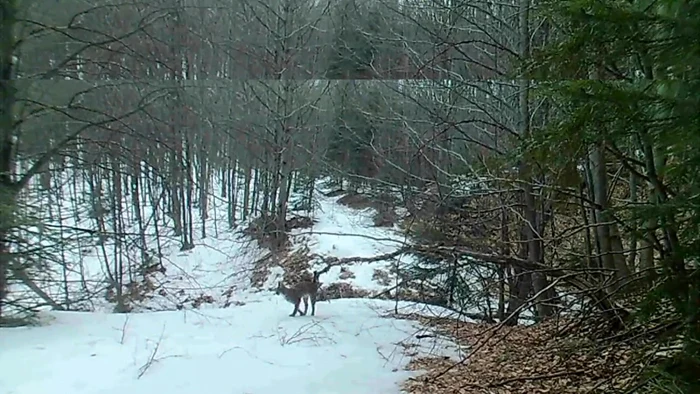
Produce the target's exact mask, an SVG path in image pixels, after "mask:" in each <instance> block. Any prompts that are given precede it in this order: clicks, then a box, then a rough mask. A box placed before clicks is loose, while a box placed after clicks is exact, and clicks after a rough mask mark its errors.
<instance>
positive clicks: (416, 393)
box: [396, 315, 639, 394]
mask: <svg viewBox="0 0 700 394" xmlns="http://www.w3.org/2000/svg"><path fill="white" fill-rule="evenodd" d="M396 317H403V318H407V319H413V320H418V321H420V322H421V323H423V324H425V325H427V326H429V327H433V328H434V329H435V330H436V331H437V332H439V333H441V334H443V335H447V336H448V337H450V338H454V340H455V341H456V342H457V343H459V344H460V345H466V346H468V348H469V349H471V350H470V352H471V353H470V354H469V355H468V356H467V358H465V359H463V360H462V361H461V362H458V363H455V362H454V361H450V360H447V359H444V358H415V359H413V360H412V361H411V362H410V363H409V365H408V367H407V368H408V369H409V370H416V371H425V372H426V373H425V374H424V375H421V376H419V377H417V378H413V379H410V380H408V381H407V382H406V383H405V384H404V389H405V390H406V391H407V392H408V393H412V394H443V393H445V394H446V393H451V394H452V393H464V394H466V393H470V394H471V393H474V394H477V393H478V394H487V393H488V394H531V393H552V394H554V393H556V394H559V393H561V394H566V393H577V394H579V393H601V394H602V393H612V392H616V390H615V388H616V387H620V386H622V385H624V384H626V383H627V382H628V381H629V380H630V379H631V378H632V374H633V373H636V372H637V371H638V370H639V367H638V366H635V365H632V364H633V363H631V362H630V355H631V354H632V352H631V348H630V347H629V346H623V345H621V344H620V345H616V346H614V347H612V346H607V347H605V348H604V349H601V348H598V347H596V346H595V343H596V342H594V341H592V340H589V339H586V338H587V337H586V336H584V335H566V336H562V335H559V332H560V329H561V326H560V325H558V324H557V323H556V322H550V323H545V324H541V325H537V326H527V327H525V326H517V327H500V326H497V325H487V324H476V323H466V322H460V321H456V320H452V319H445V318H440V319H436V318H427V317H423V316H419V315H402V316H396Z"/></svg>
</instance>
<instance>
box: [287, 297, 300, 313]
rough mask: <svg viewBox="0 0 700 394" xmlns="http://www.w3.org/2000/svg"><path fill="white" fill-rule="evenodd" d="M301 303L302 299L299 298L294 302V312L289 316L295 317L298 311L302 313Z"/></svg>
mask: <svg viewBox="0 0 700 394" xmlns="http://www.w3.org/2000/svg"><path fill="white" fill-rule="evenodd" d="M299 303H301V299H298V300H297V301H296V302H295V303H294V311H293V312H292V314H291V315H289V316H291V317H294V316H296V314H297V312H299V314H301V311H300V310H299Z"/></svg>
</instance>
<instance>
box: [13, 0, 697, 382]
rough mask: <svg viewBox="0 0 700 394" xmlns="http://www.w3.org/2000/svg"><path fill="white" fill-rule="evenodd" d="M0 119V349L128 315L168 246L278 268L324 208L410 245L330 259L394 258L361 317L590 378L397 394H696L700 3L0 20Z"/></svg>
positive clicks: (555, 0)
mask: <svg viewBox="0 0 700 394" xmlns="http://www.w3.org/2000/svg"><path fill="white" fill-rule="evenodd" d="M0 102H1V106H0V190H1V192H0V323H2V326H18V325H25V324H28V323H27V322H29V321H31V319H32V316H35V314H36V313H37V311H38V310H40V309H42V308H49V309H53V310H60V311H92V310H94V309H95V308H94V300H95V299H97V298H100V297H102V294H103V293H104V292H105V291H107V292H108V293H109V294H110V296H109V299H110V303H111V304H113V306H114V309H113V311H114V312H118V313H125V312H130V311H132V309H134V304H135V303H137V302H138V300H135V299H134V293H136V292H138V291H141V292H143V291H146V292H147V291H149V289H136V290H135V286H136V285H134V284H135V283H141V282H139V278H142V277H144V276H146V275H151V274H153V273H154V270H155V271H157V270H162V271H163V273H164V271H165V269H164V268H162V267H163V264H164V263H163V259H164V255H165V252H164V250H165V249H167V248H168V247H169V246H170V244H174V245H176V248H177V250H178V251H179V252H181V253H186V252H188V251H191V250H193V249H195V248H198V247H199V246H197V245H198V242H199V241H198V240H201V239H206V238H211V237H218V236H219V235H220V234H218V233H219V232H221V233H224V232H226V231H240V232H243V233H245V234H247V235H248V236H251V237H253V238H254V239H255V240H256V241H257V243H258V244H259V245H260V247H262V248H265V250H269V251H270V253H271V254H274V255H276V256H281V255H282V254H285V253H286V254H289V252H290V245H292V243H293V239H292V238H294V237H293V236H292V235H290V234H293V230H294V229H295V228H298V227H303V225H300V224H299V222H300V218H301V219H304V218H308V217H311V216H313V215H312V213H313V212H315V211H317V210H318V201H316V197H315V196H317V195H318V193H319V190H318V188H319V182H321V181H323V182H325V184H327V185H330V187H331V189H333V190H334V191H335V192H336V193H343V195H344V196H345V197H344V199H345V200H346V202H349V204H350V205H352V204H355V205H356V206H357V207H359V208H365V207H369V208H372V209H373V210H374V211H375V212H376V216H375V217H374V224H375V225H376V226H377V227H392V226H393V227H394V228H397V229H399V231H400V232H401V234H403V235H405V237H406V239H407V240H408V241H406V242H405V244H404V245H402V246H401V248H399V249H398V250H396V251H393V252H387V253H386V254H381V253H380V254H377V255H376V256H375V257H371V258H367V257H362V258H361V257H358V258H357V259H355V260H353V258H352V257H349V258H341V259H340V262H343V263H349V262H351V261H370V260H376V261H379V260H387V261H389V260H392V259H394V258H396V257H397V256H399V255H404V254H405V255H410V256H412V257H413V258H414V259H413V260H411V261H412V262H413V263H409V264H403V265H401V267H399V266H398V263H396V264H397V266H396V271H395V272H394V274H395V275H396V278H397V279H396V285H395V286H394V288H393V289H392V290H391V291H387V292H386V294H383V295H382V296H386V297H387V298H389V299H396V300H398V299H402V300H412V301H418V302H422V303H428V304H434V305H439V306H441V307H444V308H447V309H449V310H452V311H457V312H459V313H460V314H461V315H465V316H468V317H469V318H471V319H474V320H475V321H478V322H479V324H484V325H486V326H489V327H492V328H491V329H492V330H493V332H494V333H495V332H497V331H499V330H515V329H519V328H518V327H523V328H522V329H523V330H525V329H528V330H529V329H533V328H532V327H535V328H534V329H539V330H541V331H537V332H543V333H547V335H550V334H551V333H552V332H556V335H555V334H551V336H552V338H554V337H556V341H555V340H554V339H551V341H555V342H556V343H557V346H561V347H567V346H568V348H571V349H569V350H567V351H568V353H567V355H561V356H557V357H559V358H557V360H559V361H558V362H560V363H564V364H566V363H569V362H570V361H571V360H574V359H576V360H578V361H576V362H580V364H581V365H580V366H581V368H584V369H586V370H587V372H585V373H584V372H580V373H579V372H576V373H574V372H571V373H570V374H566V375H565V374H564V373H560V372H547V373H545V372H541V373H539V374H535V375H533V376H531V377H530V378H523V379H522V380H518V378H515V377H512V379H511V378H509V379H510V380H509V381H508V382H506V383H503V384H499V385H498V387H496V386H494V387H490V386H488V385H483V384H481V383H480V385H479V386H478V387H477V386H465V385H466V383H465V385H462V386H461V387H460V388H459V389H455V390H454V391H449V390H447V389H445V388H444V387H445V386H449V385H450V384H451V383H450V382H451V381H452V380H451V379H454V380H457V379H463V377H462V378H459V377H456V376H457V375H459V374H462V375H465V374H469V373H473V372H469V371H468V370H460V368H462V367H464V368H467V367H466V366H465V363H464V362H461V363H459V364H455V365H459V368H457V367H454V365H453V367H447V369H450V372H449V373H447V372H446V369H445V370H443V372H442V373H439V374H437V375H436V376H435V377H434V378H433V379H432V380H430V382H428V381H427V380H426V381H424V382H422V385H421V384H419V383H420V382H419V381H418V380H417V381H416V382H414V384H415V385H416V386H415V387H414V388H413V389H412V390H419V389H418V388H416V387H418V386H420V387H421V388H420V390H421V391H417V392H430V393H441V392H474V393H487V392H499V393H508V392H514V393H515V392H518V393H519V392H522V393H526V392H533V393H534V392H561V393H565V392H572V393H574V392H575V393H584V392H588V393H598V392H601V393H603V392H604V393H613V392H619V393H669V394H670V393H674V394H676V393H695V392H698V391H700V384H699V383H698V380H697V377H698V376H700V272H699V268H700V267H699V264H700V263H699V260H698V259H699V258H700V149H699V148H700V1H697V0H627V1H620V0H372V1H370V0H335V1H331V0H265V1H262V0H238V1H226V0H149V1H141V0H133V1H132V0H129V1H122V0H95V1H90V2H87V1H77V0H70V1H68V0H3V1H2V2H0ZM693 152H696V153H693ZM338 195H340V194H338ZM351 200H352V201H351ZM219 207H221V208H222V209H223V210H224V212H225V215H224V217H218V216H216V217H214V216H212V215H211V210H212V209H214V208H216V209H218V208H219ZM213 222H214V224H213V226H214V227H213V228H215V230H214V231H215V233H216V234H212V233H211V228H212V227H211V226H210V225H209V224H210V223H213ZM165 234H171V235H168V236H166V235H165ZM89 248H94V250H96V251H97V252H96V253H97V255H98V258H99V261H100V262H101V263H100V264H101V269H102V271H103V273H102V274H101V275H102V278H100V279H99V280H98V279H95V278H94V277H92V276H90V275H88V274H87V271H86V270H89V268H87V267H85V266H84V265H83V264H82V263H81V261H82V256H83V253H87V251H86V249H89ZM75 256H77V257H75ZM363 259H364V260H363ZM337 260H338V259H336V261H335V263H338V261H337ZM329 261H330V260H329ZM331 263H333V262H332V261H331ZM338 264H339V263H338ZM154 267H155V268H154ZM150 290H153V289H150ZM331 298H333V297H331ZM338 298H341V297H340V296H338ZM397 302H398V301H397ZM329 305H331V306H328V307H327V308H331V307H332V305H333V304H332V303H331V304H329ZM435 324H438V323H435ZM455 324H457V323H449V325H450V327H453V326H454V325H455ZM537 327H540V328H537ZM455 330H457V328H455ZM514 332H515V331H514ZM2 335H3V334H2V331H0V336H2ZM493 335H496V334H493ZM543 335H545V334H543ZM548 341H549V340H548ZM551 341H550V342H547V344H548V345H547V346H544V345H543V347H547V348H548V349H550V348H551V347H552V346H554V345H551V346H550V344H551V343H553V342H551ZM562 343H564V344H562ZM532 346H535V345H532ZM538 346H539V345H538ZM568 348H567V349H568ZM533 349H535V347H533ZM537 349H539V348H537ZM620 349H623V350H620ZM559 350H561V349H559ZM1 352H2V349H0V353H1ZM542 352H544V351H542ZM542 352H540V351H539V350H537V351H533V352H532V354H530V355H529V356H527V357H526V356H522V357H525V358H523V360H521V361H522V365H525V366H530V365H532V366H533V367H532V368H534V370H537V371H539V369H537V368H539V367H537V365H538V363H546V362H545V361H543V360H544V359H545V358H547V355H546V354H544V353H542ZM519 357H520V356H519ZM586 357H592V358H586ZM616 357H617V358H616ZM593 359H595V360H599V359H604V364H605V368H604V371H605V372H600V371H597V372H595V373H600V374H602V376H597V375H596V378H595V379H593V378H591V376H589V375H590V373H592V372H591V371H590V370H594V369H595V367H593V366H592V365H594V364H590V363H592V361H590V360H593ZM562 360H565V361H562ZM511 361H512V360H511ZM511 361H509V362H511ZM512 362H514V361H512ZM547 362H548V361H547ZM576 362H574V361H571V363H574V364H575V363H576ZM596 362H597V361H596ZM601 362H603V361H601ZM586 363H589V364H588V366H586ZM440 365H442V364H440ZM567 365H568V364H567ZM572 365H573V364H572ZM576 365H579V364H576ZM601 365H602V364H601ZM519 368H520V367H519ZM572 368H573V367H572ZM601 368H602V367H601ZM438 369H439V368H438ZM525 369H527V368H525ZM589 372H590V373H589ZM2 373H3V372H2V370H1V369H0V374H2ZM525 374H526V375H527V373H525ZM581 374H583V375H585V376H581ZM564 376H565V379H567V382H568V383H562V377H564ZM440 379H443V381H440ZM585 379H589V380H585ZM590 379H592V381H593V382H594V383H591V380H590ZM506 380H508V379H506ZM547 380H557V381H558V382H559V383H557V385H554V383H552V385H551V386H547V384H548V383H547V384H546V383H542V381H547ZM584 380H585V383H584ZM1 381H2V380H1V379H0V382H1ZM596 382H597V383H596ZM492 383H493V382H492ZM431 384H432V386H431ZM493 384H494V385H495V383H493ZM532 384H534V385H537V384H542V385H543V386H541V387H540V386H531V385H532ZM513 385H515V386H513ZM453 386H454V384H453ZM516 386H517V388H514V387H516ZM470 387H471V388H470ZM504 387H506V388H504ZM534 387H537V389H536V388H534ZM453 388H454V387H453ZM546 388H547V389H550V390H554V391H536V390H539V389H542V390H545V389H546ZM459 390H462V391H459ZM465 390H473V391H465ZM489 390H491V391H489ZM499 390H505V391H499ZM518 390H520V391H518ZM0 391H1V390H0ZM18 393H19V391H18ZM22 393H24V392H22Z"/></svg>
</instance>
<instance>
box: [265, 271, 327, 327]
mask: <svg viewBox="0 0 700 394" xmlns="http://www.w3.org/2000/svg"><path fill="white" fill-rule="evenodd" d="M319 275H320V272H314V276H313V279H311V280H310V281H309V280H306V281H303V282H299V283H297V284H296V285H294V286H292V287H285V286H284V285H283V284H282V282H279V283H278V284H277V289H276V290H275V294H277V295H280V294H281V295H283V296H284V298H285V299H286V300H287V301H289V302H291V303H292V304H294V311H292V314H291V315H289V316H291V317H294V316H296V314H297V312H299V315H300V316H305V315H306V312H308V310H309V301H311V316H314V314H315V313H316V298H317V296H318V289H319V287H321V284H320V283H319V281H318V277H319ZM302 300H304V312H302V311H301V310H300V309H299V304H301V301H302Z"/></svg>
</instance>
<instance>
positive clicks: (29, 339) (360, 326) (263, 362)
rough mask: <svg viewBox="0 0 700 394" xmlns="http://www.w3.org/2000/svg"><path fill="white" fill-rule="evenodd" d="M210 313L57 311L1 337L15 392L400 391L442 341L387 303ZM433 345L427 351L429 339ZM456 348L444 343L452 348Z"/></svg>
mask: <svg viewBox="0 0 700 394" xmlns="http://www.w3.org/2000/svg"><path fill="white" fill-rule="evenodd" d="M246 301H247V303H246V305H243V306H237V307H235V308H229V309H216V310H207V311H203V312H202V311H179V312H177V311H168V312H150V313H137V314H130V315H118V314H102V313H78V312H61V313H51V314H49V316H50V317H51V318H52V321H50V322H48V323H47V326H45V327H32V328H14V329H3V330H2V331H0V349H2V350H1V351H0V370H2V371H3V372H2V374H0V392H2V393H4V394H44V393H49V392H68V393H73V394H83V393H85V394H97V393H99V394H110V393H114V394H122V393H130V394H153V393H156V392H163V393H171V394H190V393H191V394H198V393H204V392H205V393H212V394H217V393H226V394H267V393H270V394H277V393H281V392H284V393H288V394H314V393H318V394H327V393H334V394H370V393H372V394H374V393H386V394H388V393H398V392H399V385H400V383H401V382H402V381H403V380H405V379H407V378H408V377H410V376H411V375H412V373H411V372H408V371H405V370H403V367H404V366H405V365H406V364H407V363H408V361H409V360H410V357H409V356H415V355H419V354H426V353H427V352H428V351H433V352H434V348H435V347H436V343H435V339H434V338H432V339H423V340H422V341H419V340H417V339H414V338H415V336H416V334H417V333H418V332H420V330H421V328H420V327H418V326H417V325H416V324H415V323H413V322H410V321H407V320H395V319H389V318H384V317H382V316H381V314H382V313H383V312H384V311H385V310H386V309H391V308H392V305H391V303H387V301H368V300H359V299H354V300H334V301H333V302H332V303H330V304H325V303H324V304H323V305H321V304H319V305H318V308H317V315H316V316H315V317H310V316H307V317H302V318H291V317H289V316H288V313H289V309H290V308H289V307H288V304H284V303H283V302H281V300H279V299H278V298H273V297H272V296H270V295H264V296H259V297H253V298H250V299H247V300H246ZM421 342H422V343H421ZM445 345H449V342H447V341H440V342H438V343H437V346H439V347H440V348H442V349H444V350H443V351H446V350H447V346H445Z"/></svg>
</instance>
